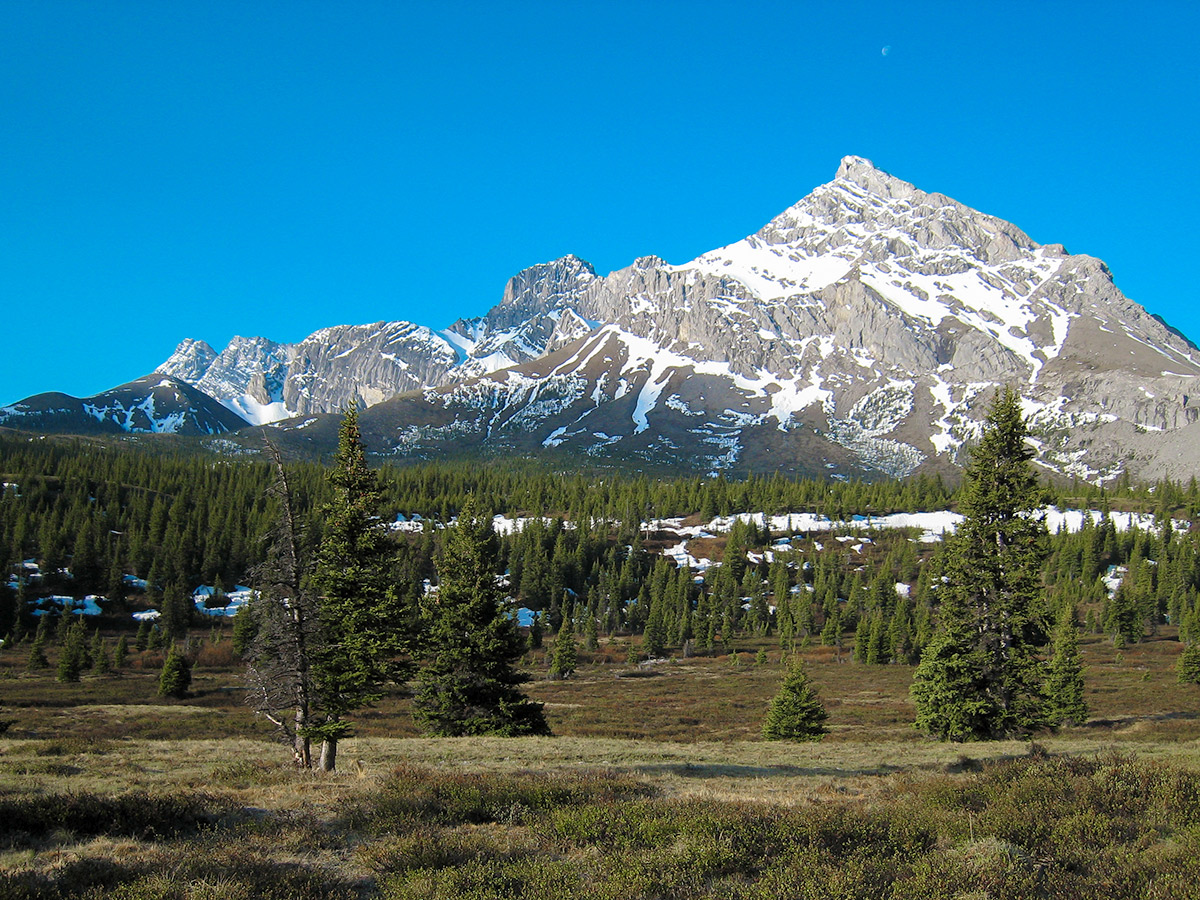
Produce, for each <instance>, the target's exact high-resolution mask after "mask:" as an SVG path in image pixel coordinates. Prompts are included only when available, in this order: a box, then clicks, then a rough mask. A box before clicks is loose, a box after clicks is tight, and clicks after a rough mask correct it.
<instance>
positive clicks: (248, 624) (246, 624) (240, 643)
mask: <svg viewBox="0 0 1200 900" xmlns="http://www.w3.org/2000/svg"><path fill="white" fill-rule="evenodd" d="M257 636H258V621H257V619H256V618H255V616H254V611H253V609H252V608H251V605H250V604H246V605H244V606H243V607H242V608H241V609H239V610H238V611H237V615H235V616H234V617H233V652H234V653H236V654H237V655H238V656H245V655H246V651H247V650H249V649H250V645H251V644H252V643H253V642H254V639H255V638H256V637H257Z"/></svg>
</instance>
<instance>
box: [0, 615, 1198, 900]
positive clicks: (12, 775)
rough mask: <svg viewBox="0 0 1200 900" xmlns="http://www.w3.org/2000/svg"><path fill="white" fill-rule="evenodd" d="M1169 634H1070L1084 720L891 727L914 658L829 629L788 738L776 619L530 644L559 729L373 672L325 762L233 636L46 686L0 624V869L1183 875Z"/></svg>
mask: <svg viewBox="0 0 1200 900" xmlns="http://www.w3.org/2000/svg"><path fill="white" fill-rule="evenodd" d="M218 637H219V635H218ZM1173 638H1174V635H1173V634H1171V633H1170V632H1165V633H1164V634H1162V635H1159V636H1157V637H1156V638H1154V639H1151V640H1148V641H1146V642H1145V643H1141V644H1137V645H1132V646H1130V647H1128V648H1126V649H1125V650H1124V651H1122V652H1117V651H1116V650H1114V648H1113V647H1112V645H1111V643H1109V642H1107V641H1104V640H1102V639H1101V638H1099V637H1085V638H1084V640H1083V644H1082V650H1083V654H1084V661H1085V663H1086V664H1087V666H1088V671H1087V679H1088V694H1087V699H1088V702H1089V704H1090V705H1091V709H1092V717H1091V720H1090V721H1089V722H1088V724H1087V725H1085V726H1081V727H1077V728H1069V729H1062V730H1060V731H1058V732H1057V733H1053V734H1050V733H1047V734H1043V735H1038V736H1036V738H1035V740H1034V741H1033V742H1017V741H1011V742H996V743H979V744H943V743H938V742H934V741H930V740H928V739H926V738H924V737H922V736H921V735H920V734H918V733H917V732H916V731H915V730H914V729H913V728H912V727H911V725H910V724H909V723H910V722H911V721H912V714H913V711H912V706H911V703H910V702H909V699H908V694H907V691H908V684H909V681H910V680H911V674H912V670H911V669H910V668H908V667H905V666H864V665H859V664H856V663H853V662H849V661H848V656H847V655H846V654H845V653H844V652H843V653H841V654H839V653H838V652H837V651H835V650H833V649H832V648H811V649H809V650H805V651H804V655H805V656H806V658H807V661H808V666H809V670H810V674H811V675H812V677H813V680H814V681H815V682H816V684H817V685H818V686H819V688H820V691H821V695H822V697H823V698H824V701H825V704H826V706H827V708H828V710H829V713H830V719H829V725H830V728H831V733H830V734H829V735H828V736H827V737H826V738H825V739H824V740H823V741H822V742H820V743H818V744H802V745H794V744H780V743H773V742H766V741H763V740H761V739H760V738H759V737H758V735H759V731H760V729H761V724H762V717H763V713H764V711H765V708H766V704H767V702H768V700H769V699H770V697H771V695H772V694H773V692H774V690H775V687H776V685H777V684H778V682H779V679H780V677H781V674H782V671H783V669H782V663H781V660H780V659H779V654H778V650H777V648H775V647H774V646H773V645H772V644H770V643H768V642H765V641H764V642H762V643H761V644H759V643H755V642H753V641H747V642H745V645H744V646H741V647H739V649H740V651H741V652H740V653H739V654H737V656H736V662H735V658H734V657H733V656H732V655H729V654H726V655H723V656H717V657H695V658H690V659H683V658H680V659H674V660H666V661H662V662H660V663H658V664H655V665H649V666H640V667H635V666H630V665H628V664H626V662H625V660H626V658H627V656H628V651H629V645H628V643H627V642H623V641H615V642H613V643H611V644H605V645H603V646H602V647H601V650H600V651H599V652H597V653H594V654H588V653H583V654H581V666H580V669H579V671H578V673H577V675H576V676H575V677H573V678H571V679H567V680H563V681H548V680H545V679H544V677H543V673H544V672H545V667H546V662H545V658H544V656H543V655H542V654H541V653H540V652H538V653H536V654H533V655H531V656H530V657H529V658H528V659H527V660H526V664H527V666H528V669H529V671H530V673H531V675H533V677H534V680H533V681H531V682H530V683H529V685H528V690H529V693H530V694H531V695H532V696H533V697H535V698H536V699H538V700H540V701H542V702H544V703H545V704H546V712H547V716H548V718H549V720H550V722H551V725H552V727H553V729H554V732H555V735H556V736H555V737H552V738H521V739H510V740H504V739H432V738H422V737H420V736H419V735H418V734H417V733H416V731H415V729H414V727H413V725H412V721H411V717H410V715H409V712H408V708H407V701H406V700H404V699H403V698H392V699H389V700H387V701H386V702H384V703H382V704H380V706H378V707H376V708H374V709H371V710H367V711H365V712H364V714H362V715H360V716H359V717H358V718H357V719H356V728H357V735H356V736H355V737H353V738H351V739H349V740H347V741H346V742H345V743H344V745H343V748H342V755H341V765H340V771H339V772H338V773H336V774H334V775H327V776H319V775H314V774H311V773H297V772H295V771H293V770H292V769H291V767H290V766H289V765H288V760H287V754H286V752H285V750H284V748H282V747H280V746H279V745H278V744H276V743H274V742H273V741H272V736H271V733H270V731H269V730H268V729H267V728H266V727H264V723H262V722H261V721H259V720H256V719H255V718H254V716H253V714H252V713H251V712H250V711H249V710H248V709H247V708H246V707H245V706H244V704H243V702H242V696H241V688H240V685H239V681H238V671H239V667H238V666H237V665H236V663H235V661H234V660H233V659H232V655H231V654H230V653H229V651H228V642H227V641H220V640H218V641H216V642H214V641H212V639H211V637H209V636H205V637H204V639H203V640H204V645H203V646H202V648H201V649H200V651H199V663H198V665H197V667H196V670H195V680H194V682H193V685H192V692H191V695H190V696H189V697H187V698H185V699H184V700H180V701H164V700H161V699H159V698H157V697H156V696H155V688H156V683H157V665H158V664H159V663H161V657H157V656H156V655H155V654H154V653H153V652H147V653H146V654H142V655H138V654H135V655H134V656H133V657H131V659H130V661H129V664H128V665H127V666H126V668H125V669H124V670H123V672H122V674H120V675H119V676H105V677H85V678H84V679H83V681H82V682H81V683H79V684H59V683H57V682H55V681H54V680H53V676H52V675H50V674H47V673H36V674H35V673H29V672H27V671H25V667H24V659H23V658H20V657H19V656H18V655H17V653H16V652H15V651H14V652H12V653H7V654H3V655H0V703H2V706H3V708H2V710H0V718H3V719H5V720H12V725H11V726H10V727H9V729H8V731H7V733H6V734H5V735H4V736H3V737H0V897H63V898H77V897H78V898H83V897H129V898H160V897H161V898H200V897H234V898H236V897H247V898H250V897H267V898H271V897H281V898H282V897H384V898H407V897H412V898H418V897H420V898H443V897H444V898H458V897H471V898H491V897H497V898H499V897H526V896H541V897H587V898H592V897H595V898H608V897H612V898H618V897H619V898H628V897H671V898H702V897H704V898H706V897H747V898H750V897H810V896H811V897H855V898H860V897H931V898H942V897H945V898H983V897H1014V898H1015V897H1039V896H1045V897H1096V896H1104V897H1131V898H1132V897H1187V896H1195V895H1196V892H1197V888H1196V887H1195V885H1197V884H1200V877H1198V876H1200V690H1197V689H1196V688H1194V687H1186V686H1182V685H1179V684H1177V683H1176V680H1175V671H1174V664H1175V661H1176V659H1177V655H1178V653H1179V650H1180V646H1181V645H1180V644H1179V643H1178V642H1176V641H1175V640H1174V639H1173ZM760 649H762V650H766V651H767V653H766V661H765V662H758V663H756V657H758V651H759V650H760Z"/></svg>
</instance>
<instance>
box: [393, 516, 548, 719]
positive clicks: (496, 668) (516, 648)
mask: <svg viewBox="0 0 1200 900" xmlns="http://www.w3.org/2000/svg"><path fill="white" fill-rule="evenodd" d="M498 568H499V566H498V559H497V550H496V536H495V532H494V531H493V530H492V523H491V519H490V517H489V516H488V515H487V514H486V513H484V512H483V511H482V510H481V509H480V508H479V506H478V505H477V503H476V500H475V498H474V497H473V496H472V497H469V498H468V499H467V502H466V503H465V505H464V506H463V508H462V510H461V511H460V513H459V520H458V524H457V525H456V526H455V527H453V528H450V529H447V531H446V537H445V544H444V547H443V549H442V557H441V561H440V564H439V566H438V589H437V592H436V594H433V595H431V596H430V598H429V601H428V605H427V607H426V610H425V615H426V627H425V629H424V648H425V654H426V657H427V659H426V662H425V664H424V665H423V666H422V668H421V670H420V672H419V674H418V676H417V690H416V694H415V696H414V698H413V708H414V710H413V716H414V718H415V719H416V720H417V723H418V724H419V725H420V726H421V727H422V728H423V729H424V730H425V731H426V732H428V733H430V734H434V735H443V736H460V735H479V734H495V735H503V736H515V735H525V734H549V732H550V729H549V726H548V725H547V724H546V720H545V717H544V716H543V715H542V706H541V704H540V703H534V702H533V701H531V700H529V699H528V698H527V697H526V696H525V695H524V694H523V693H522V692H521V690H520V688H519V687H518V685H520V684H522V683H523V682H525V681H526V680H527V678H526V676H525V675H523V674H522V673H520V672H518V671H517V670H516V668H515V663H516V661H517V660H518V659H520V657H521V655H522V653H523V652H524V642H523V641H522V640H521V635H520V632H519V631H518V630H517V625H516V622H515V621H514V620H513V618H512V617H511V616H510V615H509V612H508V610H507V609H506V608H505V604H504V597H503V596H502V595H501V592H500V588H499V586H498V584H497V576H498V574H499V572H498ZM564 630H565V629H564Z"/></svg>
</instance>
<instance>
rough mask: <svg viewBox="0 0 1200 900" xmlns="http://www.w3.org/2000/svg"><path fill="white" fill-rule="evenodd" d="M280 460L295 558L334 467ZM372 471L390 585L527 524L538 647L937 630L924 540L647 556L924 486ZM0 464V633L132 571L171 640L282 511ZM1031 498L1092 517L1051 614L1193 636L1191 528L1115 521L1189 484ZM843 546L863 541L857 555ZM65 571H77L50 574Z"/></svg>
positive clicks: (237, 476)
mask: <svg viewBox="0 0 1200 900" xmlns="http://www.w3.org/2000/svg"><path fill="white" fill-rule="evenodd" d="M284 468H285V469H286V471H287V477H288V480H289V484H290V485H291V489H292V495H293V497H294V498H295V509H294V510H293V513H294V515H295V517H296V521H297V532H296V533H297V535H298V536H299V537H298V540H299V541H301V543H302V546H300V547H298V552H301V553H303V554H309V555H311V554H312V553H313V552H314V551H315V549H316V548H317V547H318V546H319V544H320V542H321V540H322V538H323V536H324V535H325V532H326V528H327V516H326V513H325V510H326V509H327V506H328V504H329V502H330V500H331V498H332V488H331V486H330V484H329V482H328V479H327V477H326V476H327V470H326V469H325V468H324V467H322V466H318V465H314V464H309V463H289V464H287V465H286V466H285V467H284ZM373 471H375V472H376V480H377V490H378V493H379V514H380V515H381V516H382V517H383V518H384V519H391V518H393V517H394V516H396V515H397V514H398V513H399V514H403V515H405V516H407V517H411V516H413V515H414V514H415V515H420V516H422V517H424V518H425V519H426V520H427V525H426V528H425V529H424V530H423V531H418V532H415V533H407V534H405V535H403V536H400V537H397V538H395V539H394V541H395V544H396V546H397V547H398V548H399V549H398V550H397V553H398V557H397V558H398V560H399V562H397V563H396V568H395V569H393V570H392V571H391V572H390V575H389V577H391V578H393V579H395V580H396V582H397V584H402V585H403V590H405V591H412V592H418V591H419V590H420V585H421V583H422V582H423V581H426V580H432V581H435V582H436V567H435V560H436V559H437V556H438V554H439V552H440V548H441V544H442V530H441V528H438V527H433V523H442V522H444V521H446V520H448V519H449V518H451V517H453V516H455V515H456V514H457V513H458V512H459V511H460V510H461V508H462V506H463V504H465V503H466V502H467V499H468V498H469V497H474V498H476V502H477V503H478V505H479V507H480V508H484V509H490V510H493V511H495V512H500V513H503V514H506V515H510V516H515V515H528V516H534V517H535V518H533V519H532V520H531V521H530V522H528V523H527V524H526V525H525V526H524V527H523V529H521V530H520V531H517V532H516V533H514V534H512V535H509V536H505V537H503V538H501V539H500V540H499V541H498V544H497V554H498V561H499V565H500V567H501V569H502V571H504V572H506V573H507V575H506V577H507V584H506V585H505V587H506V590H507V592H508V593H509V594H510V595H511V596H513V597H515V598H516V600H517V602H518V603H519V604H520V605H522V606H525V607H527V608H529V609H532V610H536V611H538V613H539V618H538V627H537V628H536V629H534V630H535V631H536V632H538V636H540V633H541V632H542V631H548V632H550V633H551V634H557V633H558V632H560V631H561V630H562V629H563V628H564V625H565V626H566V627H567V630H568V632H569V633H571V634H573V635H575V636H576V637H578V638H579V639H580V640H581V641H582V642H583V644H584V646H587V647H590V646H595V643H596V641H597V640H598V639H599V638H601V637H603V636H605V635H611V634H617V633H624V634H629V633H641V634H643V635H644V643H643V650H644V652H646V653H649V654H652V655H659V654H663V653H668V652H705V651H710V650H712V651H715V650H718V649H728V648H729V647H730V646H732V645H734V644H735V643H736V641H737V640H738V639H739V638H741V637H743V636H746V635H755V636H768V635H769V636H773V637H776V638H777V639H778V641H779V643H780V645H781V646H782V647H783V648H784V649H786V650H791V649H794V648H796V647H799V646H801V645H803V644H805V643H817V642H820V643H824V644H827V645H834V646H838V647H839V648H841V647H843V646H844V648H845V650H846V651H847V655H848V656H849V657H850V658H852V659H854V660H856V661H859V662H861V663H863V664H895V663H900V664H915V663H916V661H917V660H918V659H919V658H920V656H921V653H922V652H923V650H924V649H925V647H926V646H927V645H928V642H929V640H930V637H931V636H932V633H933V624H934V619H935V613H936V610H937V607H938V597H937V589H938V586H939V584H940V579H941V576H942V573H943V569H944V566H945V563H946V560H945V552H944V547H943V545H941V544H934V545H921V544H918V543H916V542H915V540H914V539H913V537H912V536H911V535H909V534H906V533H903V532H868V533H857V532H856V533H855V534H856V535H857V536H856V537H853V539H851V535H850V534H849V533H847V534H842V535H839V534H828V533H823V534H814V535H796V536H793V540H792V541H791V542H790V543H785V544H780V543H779V540H780V538H781V537H788V535H780V534H778V533H775V534H772V533H770V532H768V531H767V530H766V529H765V528H762V527H761V526H756V525H755V524H753V523H747V522H743V521H740V520H739V521H736V522H735V523H734V525H733V527H732V529H731V530H730V531H729V533H728V535H727V536H725V538H723V541H724V545H725V546H724V548H723V550H722V549H721V548H719V547H717V548H715V555H716V556H717V557H718V558H722V557H723V560H724V565H722V566H720V567H717V568H713V569H710V570H708V572H707V573H705V576H704V577H703V578H698V577H697V573H693V572H691V571H689V570H687V569H686V568H680V567H677V566H676V565H675V564H674V562H672V561H671V560H669V559H666V558H664V557H662V556H660V555H658V554H657V553H656V552H652V551H650V550H648V549H647V546H648V545H651V546H652V545H654V542H655V535H654V532H653V529H652V528H651V529H650V530H645V529H643V527H642V525H643V523H645V522H647V521H653V519H655V518H656V517H668V516H682V515H698V516H699V517H700V518H701V519H702V520H707V519H708V518H710V517H712V516H716V515H728V514H732V513H735V512H744V511H756V512H757V511H762V512H766V513H768V514H772V513H781V512H796V511H809V512H818V513H824V514H827V515H830V516H832V517H835V518H844V517H848V516H850V515H854V514H873V515H874V514H883V513H887V512H891V511H897V510H915V509H923V508H924V509H934V508H944V507H946V506H947V505H954V504H955V503H956V502H957V497H956V496H955V495H954V494H952V493H951V492H950V490H949V489H948V488H947V486H946V485H945V484H944V483H943V482H942V481H941V480H940V479H938V478H931V477H919V478H915V479H910V480H908V481H904V482H879V483H865V482H845V483H843V482H822V481H815V480H800V481H792V480H788V479H785V478H782V477H779V476H773V477H755V478H750V479H747V480H745V481H731V480H726V479H723V478H714V479H701V478H683V479H675V480H651V479H649V478H646V477H642V476H632V477H622V476H616V475H613V476H605V477H603V478H596V477H591V476H585V475H578V474H571V475H564V474H562V473H555V472H548V471H545V470H544V469H537V468H534V467H532V466H531V465H529V464H523V463H522V464H518V463H513V464H509V465H496V466H487V467H484V466H480V467H456V466H448V465H433V464H428V465H418V466H411V467H407V468H394V467H390V466H384V467H383V468H380V469H377V470H373ZM0 472H3V473H4V474H3V476H2V480H3V481H4V482H6V483H8V484H9V485H10V486H9V487H6V488H4V490H3V491H2V492H0V563H3V564H4V568H5V571H12V570H13V567H14V566H15V565H17V564H18V563H19V562H20V561H21V560H24V559H31V558H32V559H36V560H37V561H38V562H39V564H40V565H41V569H42V571H43V572H44V573H46V578H45V579H44V580H43V581H42V582H41V583H39V584H37V585H34V584H28V583H27V584H25V585H23V586H22V587H21V589H20V591H21V594H22V596H21V597H16V596H14V595H13V593H12V592H11V591H8V590H5V589H0V633H3V634H7V633H10V631H11V630H12V628H13V626H14V623H15V619H16V616H15V613H16V611H17V610H18V609H21V608H24V603H23V601H24V600H26V599H31V598H33V597H34V596H36V595H37V594H45V593H50V592H62V593H69V594H72V595H76V596H81V595H83V594H85V593H98V594H102V595H104V596H107V597H110V598H112V599H113V600H117V601H119V600H120V598H121V597H122V596H123V595H124V594H125V593H126V592H127V587H126V585H125V584H124V583H123V580H122V576H123V575H124V574H126V573H128V574H131V575H136V576H139V577H141V578H143V579H145V580H146V581H147V582H148V583H149V587H148V596H147V597H144V598H138V599H139V603H143V604H149V605H155V606H159V607H160V608H162V609H163V613H164V619H163V622H162V628H163V629H164V630H165V631H167V632H169V633H172V634H176V635H178V634H180V633H181V632H182V630H183V629H185V628H186V627H187V624H188V619H189V616H190V615H191V603H190V597H189V594H190V590H191V588H193V587H194V586H195V585H196V584H200V583H207V584H217V585H220V586H222V587H224V588H229V587H232V586H233V585H234V584H235V583H239V582H242V583H244V582H246V581H248V580H250V579H251V573H253V572H255V571H256V569H257V567H258V566H260V565H261V563H262V562H263V560H264V559H265V557H266V555H267V551H268V549H269V547H270V546H271V541H270V540H269V538H268V535H269V534H270V533H271V532H272V528H273V524H274V523H275V522H276V521H277V517H278V500H277V498H276V497H273V496H272V494H271V491H270V490H269V488H270V485H271V484H272V483H273V480H274V478H275V473H274V471H273V468H272V466H271V465H269V464H267V463H264V462H261V461H256V460H241V459H235V460H227V459H218V458H214V457H212V456H205V455H169V454H150V453H146V452H141V451H138V450H130V449H112V448H108V447H104V446H100V445H96V444H93V443H89V442H84V441H69V440H34V441H30V440H21V439H15V438H11V437H2V438H0ZM1039 490H1040V491H1041V495H1042V499H1043V500H1045V501H1048V502H1057V503H1059V504H1061V505H1070V504H1072V503H1074V504H1076V505H1086V506H1090V507H1092V508H1096V509H1100V510H1101V511H1102V512H1103V513H1104V514H1103V515H1102V517H1101V519H1100V521H1099V522H1098V523H1091V522H1090V521H1089V522H1088V523H1086V524H1085V527H1084V528H1083V530H1081V531H1080V532H1078V533H1075V534H1068V533H1062V534H1056V535H1050V537H1049V543H1048V548H1049V554H1048V557H1047V559H1046V562H1045V565H1044V567H1043V569H1042V570H1041V572H1040V576H1039V577H1040V582H1041V586H1042V593H1043V598H1044V618H1045V621H1046V622H1055V621H1057V620H1058V619H1059V618H1060V614H1061V612H1062V610H1063V609H1064V608H1067V607H1071V608H1074V609H1076V610H1077V611H1078V615H1079V617H1080V620H1081V624H1082V625H1083V627H1084V628H1085V629H1088V630H1092V631H1095V632H1105V633H1108V634H1110V635H1112V636H1113V639H1114V640H1116V641H1118V642H1125V643H1129V642H1133V641H1137V640H1140V639H1142V637H1143V636H1145V635H1148V634H1153V633H1154V631H1155V630H1156V629H1157V628H1158V627H1160V626H1161V625H1162V624H1163V623H1167V622H1170V623H1173V624H1177V625H1179V626H1180V631H1181V635H1182V636H1183V637H1184V638H1185V639H1191V638H1193V637H1195V638H1197V639H1200V613H1198V610H1197V605H1198V604H1197V596H1198V589H1200V570H1198V560H1197V557H1198V553H1197V548H1196V542H1195V539H1194V537H1193V536H1192V535H1191V534H1186V533H1185V534H1179V533H1175V532H1174V531H1173V530H1172V529H1171V528H1170V527H1169V526H1168V527H1166V528H1160V529H1153V530H1145V529H1137V528H1133V529H1129V530H1125V531H1118V529H1117V528H1116V526H1115V523H1114V522H1113V520H1112V518H1111V516H1110V515H1109V514H1108V511H1109V510H1111V509H1116V508H1140V509H1142V510H1147V511H1154V512H1157V513H1159V515H1160V516H1161V518H1160V521H1161V522H1167V521H1169V517H1170V514H1175V515H1185V516H1186V515H1187V514H1188V513H1189V512H1191V511H1193V510H1194V509H1195V508H1196V507H1197V501H1198V498H1197V488H1196V485H1195V483H1194V481H1193V482H1191V483H1189V484H1188V485H1187V486H1180V485H1175V484H1172V483H1169V482H1161V483H1159V484H1155V485H1136V484H1133V483H1130V482H1128V481H1127V480H1124V481H1122V482H1120V483H1118V484H1116V485H1114V486H1113V487H1112V488H1111V489H1110V490H1107V491H1102V490H1100V489H1098V488H1095V487H1093V486H1090V485H1086V484H1083V483H1075V484H1069V485H1065V486H1060V487H1059V488H1057V489H1054V488H1051V487H1050V486H1047V485H1041V486H1040V487H1039ZM839 537H841V538H845V539H846V540H843V541H839V540H838V538H839ZM864 538H865V539H866V540H865V542H864V540H863V539H864ZM848 544H849V546H857V545H863V546H864V547H865V549H864V550H863V552H862V553H861V554H859V553H852V552H851V551H850V550H849V549H848ZM655 549H657V547H656V548H655ZM1114 566H1116V567H1122V568H1124V569H1125V570H1127V574H1125V576H1124V580H1123V582H1122V584H1121V587H1120V588H1119V589H1118V590H1117V591H1116V592H1115V594H1112V595H1110V592H1109V590H1108V588H1107V587H1106V585H1105V584H1104V582H1103V581H1102V580H1101V579H1102V577H1103V576H1104V575H1105V574H1106V573H1107V572H1108V571H1109V569H1110V567H1114ZM60 569H69V571H70V573H71V576H72V577H71V578H70V579H69V580H68V579H67V578H66V577H65V576H61V575H59V574H58V572H59V570H60ZM897 584H902V585H906V586H907V587H908V590H907V592H904V591H902V590H901V591H898V590H897V587H896V586H897ZM27 625H28V626H30V628H31V626H32V623H31V622H30V623H27ZM1049 630H1050V629H1049V627H1047V631H1049ZM531 639H536V638H534V636H533V635H531ZM564 648H565V644H564Z"/></svg>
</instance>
